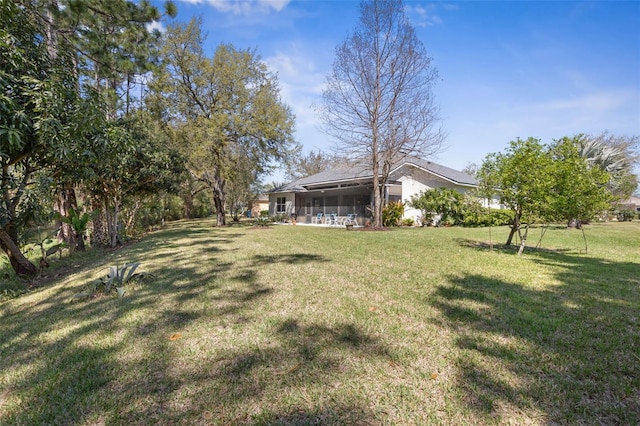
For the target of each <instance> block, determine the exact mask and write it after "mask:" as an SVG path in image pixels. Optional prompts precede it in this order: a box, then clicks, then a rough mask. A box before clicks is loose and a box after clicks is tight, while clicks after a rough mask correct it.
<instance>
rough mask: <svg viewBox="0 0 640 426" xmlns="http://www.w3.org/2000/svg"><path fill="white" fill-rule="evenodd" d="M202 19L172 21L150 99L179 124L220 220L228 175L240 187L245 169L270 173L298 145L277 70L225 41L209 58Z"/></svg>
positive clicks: (219, 221)
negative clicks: (202, 28)
mask: <svg viewBox="0 0 640 426" xmlns="http://www.w3.org/2000/svg"><path fill="white" fill-rule="evenodd" d="M200 25H201V23H200V21H199V20H191V21H190V22H189V23H188V24H186V25H183V24H176V25H171V26H169V28H168V30H167V33H166V35H165V37H164V40H163V45H162V55H163V57H164V59H165V65H166V66H165V67H163V68H162V69H159V70H158V72H157V73H156V74H155V76H154V80H153V82H152V84H151V87H152V89H153V94H152V96H150V97H149V98H148V100H147V101H148V103H149V105H150V108H151V110H152V111H153V112H154V113H155V114H156V116H157V117H160V118H161V119H162V120H163V121H164V122H165V123H166V124H167V125H168V126H169V127H172V128H173V129H174V130H173V131H174V132H175V134H176V138H175V140H176V141H178V142H179V146H180V150H181V152H183V153H184V154H185V156H186V157H187V159H188V167H189V170H190V172H191V174H192V175H193V176H195V177H196V178H197V179H198V180H200V181H201V182H204V183H205V184H206V185H207V186H208V188H209V189H210V191H211V193H212V194H213V200H214V204H215V210H216V214H217V225H218V226H220V225H224V224H225V223H226V216H225V214H226V209H227V207H228V206H227V195H228V192H229V185H230V181H231V180H235V182H234V185H235V186H236V188H237V187H238V186H237V185H240V182H248V181H249V180H251V179H247V176H253V177H259V176H261V175H263V174H265V173H266V172H267V171H269V170H270V169H271V165H272V164H273V162H274V161H278V160H282V159H284V158H286V157H287V156H289V155H290V154H291V152H292V151H293V150H295V149H296V148H297V145H296V144H295V142H294V140H293V115H292V114H291V111H290V110H289V108H288V107H287V106H286V105H284V104H283V103H282V102H281V100H280V96H279V88H278V81H277V78H276V76H275V75H273V74H271V73H270V72H269V71H268V70H267V67H266V65H265V64H264V63H263V62H261V60H260V57H259V56H257V55H256V53H255V52H254V51H251V50H238V49H236V48H235V47H233V46H231V45H228V44H222V45H220V46H218V48H217V49H216V52H215V54H214V56H213V58H208V57H207V56H206V55H205V54H204V52H203V50H202V44H203V40H204V39H203V37H202V34H201V31H200ZM244 173H248V175H245V174H244Z"/></svg>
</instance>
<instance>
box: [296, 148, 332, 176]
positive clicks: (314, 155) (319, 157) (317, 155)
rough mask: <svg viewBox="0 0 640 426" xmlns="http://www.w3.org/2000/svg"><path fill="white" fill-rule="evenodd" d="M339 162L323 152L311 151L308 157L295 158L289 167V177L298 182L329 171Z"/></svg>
mask: <svg viewBox="0 0 640 426" xmlns="http://www.w3.org/2000/svg"><path fill="white" fill-rule="evenodd" d="M338 161H340V160H339V159H337V158H335V157H334V156H330V155H328V154H325V153H324V152H322V151H317V152H316V151H311V152H309V153H308V154H307V155H298V156H294V158H293V159H292V161H291V163H290V164H289V165H288V170H287V177H288V178H289V179H291V180H297V179H302V178H304V177H307V176H311V175H315V174H317V173H320V172H323V171H325V170H327V169H328V168H329V167H331V166H332V165H333V164H334V163H336V162H338Z"/></svg>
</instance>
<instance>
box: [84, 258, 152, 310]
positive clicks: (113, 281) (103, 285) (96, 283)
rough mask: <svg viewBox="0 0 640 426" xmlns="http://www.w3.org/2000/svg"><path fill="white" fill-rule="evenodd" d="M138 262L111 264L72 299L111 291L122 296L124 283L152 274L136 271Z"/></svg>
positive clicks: (86, 297) (85, 297) (124, 290)
mask: <svg viewBox="0 0 640 426" xmlns="http://www.w3.org/2000/svg"><path fill="white" fill-rule="evenodd" d="M139 266H140V262H135V263H127V264H124V265H122V266H112V267H110V268H109V273H108V274H107V275H106V276H104V277H101V278H98V279H97V280H93V281H91V282H89V283H88V284H87V285H85V286H84V287H83V289H82V291H80V292H79V293H76V294H74V295H73V297H72V298H71V300H72V301H77V300H84V299H88V298H90V297H93V296H96V295H99V294H109V293H111V292H113V291H115V292H116V293H118V296H119V297H123V296H124V294H125V292H126V289H125V288H124V285H125V284H127V283H130V282H132V281H136V280H143V279H145V278H147V277H149V276H153V275H151V274H149V273H146V272H137V273H136V269H138V267H139Z"/></svg>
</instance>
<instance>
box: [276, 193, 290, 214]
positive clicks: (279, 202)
mask: <svg viewBox="0 0 640 426" xmlns="http://www.w3.org/2000/svg"><path fill="white" fill-rule="evenodd" d="M286 212H287V197H278V198H276V213H286Z"/></svg>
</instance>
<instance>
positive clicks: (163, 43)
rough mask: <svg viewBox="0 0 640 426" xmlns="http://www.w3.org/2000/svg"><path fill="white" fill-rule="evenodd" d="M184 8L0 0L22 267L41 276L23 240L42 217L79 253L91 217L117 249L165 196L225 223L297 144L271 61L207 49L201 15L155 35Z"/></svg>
mask: <svg viewBox="0 0 640 426" xmlns="http://www.w3.org/2000/svg"><path fill="white" fill-rule="evenodd" d="M176 13H177V11H176V7H175V5H174V4H173V3H172V2H167V3H166V4H165V5H164V8H163V10H162V11H161V10H160V9H159V8H157V7H155V6H153V5H152V4H151V3H150V2H149V1H147V0H142V1H130V0H18V1H13V0H0V57H1V59H2V60H1V61H0V112H1V114H0V165H1V167H2V175H1V176H0V185H1V188H0V194H1V200H0V248H2V250H3V252H4V253H5V254H6V256H7V257H8V259H9V261H10V263H11V266H12V267H13V269H14V271H15V272H16V273H17V274H19V275H26V276H34V275H35V274H36V273H37V268H36V266H35V265H34V264H33V263H31V262H30V261H29V260H28V259H27V258H26V256H25V255H24V253H23V252H22V251H21V248H20V247H21V244H22V243H24V239H25V235H26V232H27V231H28V229H29V228H31V227H33V226H35V225H39V224H40V225H44V224H48V223H56V229H57V231H56V237H57V238H58V239H59V240H61V241H63V242H64V243H65V244H66V245H67V247H69V248H70V249H72V250H83V249H84V245H85V241H84V232H83V231H84V230H85V229H86V227H87V226H90V227H91V244H92V245H94V246H105V247H115V246H116V245H118V244H119V243H120V242H121V241H122V239H123V237H124V236H125V235H126V234H127V232H130V231H131V228H132V227H134V226H135V224H136V222H138V221H139V220H140V219H141V218H140V216H141V213H142V212H144V211H145V209H146V210H149V209H150V208H153V207H150V206H153V205H154V204H157V203H159V202H162V203H164V202H166V200H167V199H169V200H170V198H167V197H170V196H169V195H166V196H163V195H162V194H174V195H173V196H174V197H175V196H178V197H180V199H181V204H182V205H183V208H184V210H183V211H182V212H181V214H180V215H181V216H187V217H189V216H190V215H192V214H194V210H195V209H197V208H198V206H196V204H198V202H200V204H201V205H202V204H204V205H205V207H204V210H205V212H204V213H205V214H208V213H210V212H212V211H213V212H215V213H216V214H217V222H218V224H219V225H223V224H225V223H226V217H225V213H226V212H227V211H229V210H230V211H231V212H232V213H233V212H234V207H235V208H236V209H237V208H238V206H240V205H242V204H243V202H244V201H246V199H247V197H248V195H247V194H250V193H251V192H252V189H253V188H252V186H254V185H255V184H256V182H257V180H258V178H259V177H261V176H262V175H264V174H265V173H267V172H268V171H270V170H271V168H272V167H274V165H275V164H277V163H278V162H279V161H282V160H283V159H285V158H286V157H288V156H291V155H293V154H295V153H297V152H298V150H299V147H298V145H297V144H296V142H295V141H294V139H293V136H292V135H293V126H294V117H293V114H292V113H291V111H290V110H289V108H288V107H287V106H286V105H285V104H284V103H283V102H282V101H281V99H280V97H279V87H278V80H277V77H276V76H275V75H274V74H272V73H270V72H269V71H268V70H267V68H266V65H265V64H264V63H263V62H262V61H261V58H260V56H259V55H258V54H257V53H256V52H255V51H254V50H242V49H237V48H236V47H234V46H232V45H228V44H222V45H220V46H219V47H218V48H217V50H216V52H215V53H214V55H213V56H212V57H207V55H206V54H205V53H204V51H203V43H204V37H203V36H202V34H201V31H200V25H201V22H200V21H199V20H197V19H194V20H191V21H190V22H189V23H188V24H174V25H169V27H168V29H167V31H166V33H165V34H161V33H160V32H159V31H157V30H150V24H152V23H153V22H157V21H159V20H160V19H161V18H163V17H173V16H175V15H176ZM163 197H164V199H163ZM198 200H200V201H198ZM211 206H213V207H211ZM200 208H201V209H202V206H200ZM236 214H237V212H236Z"/></svg>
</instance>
